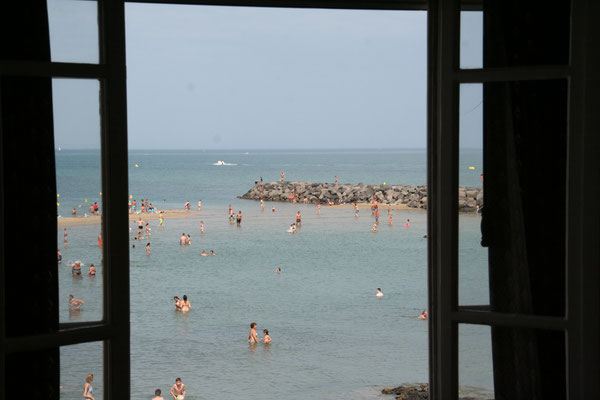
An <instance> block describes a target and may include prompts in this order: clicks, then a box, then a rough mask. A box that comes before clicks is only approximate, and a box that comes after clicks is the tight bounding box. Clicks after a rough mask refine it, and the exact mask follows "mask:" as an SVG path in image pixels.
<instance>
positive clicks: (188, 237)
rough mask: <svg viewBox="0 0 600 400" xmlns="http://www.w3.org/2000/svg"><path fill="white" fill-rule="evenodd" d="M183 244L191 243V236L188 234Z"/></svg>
mask: <svg viewBox="0 0 600 400" xmlns="http://www.w3.org/2000/svg"><path fill="white" fill-rule="evenodd" d="M185 244H192V237H191V236H190V235H189V234H188V235H187V238H186V239H185Z"/></svg>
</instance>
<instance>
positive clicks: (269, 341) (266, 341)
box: [260, 329, 273, 344]
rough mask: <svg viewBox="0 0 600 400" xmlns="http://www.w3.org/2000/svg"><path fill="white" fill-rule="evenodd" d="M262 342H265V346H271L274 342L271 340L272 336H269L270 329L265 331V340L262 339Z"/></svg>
mask: <svg viewBox="0 0 600 400" xmlns="http://www.w3.org/2000/svg"><path fill="white" fill-rule="evenodd" d="M260 340H261V342H263V343H264V344H269V343H271V342H272V341H273V340H272V339H271V336H269V330H268V329H263V338H262V339H260Z"/></svg>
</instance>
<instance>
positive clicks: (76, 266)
mask: <svg viewBox="0 0 600 400" xmlns="http://www.w3.org/2000/svg"><path fill="white" fill-rule="evenodd" d="M71 273H72V274H73V275H81V261H75V262H74V263H73V266H72V267H71Z"/></svg>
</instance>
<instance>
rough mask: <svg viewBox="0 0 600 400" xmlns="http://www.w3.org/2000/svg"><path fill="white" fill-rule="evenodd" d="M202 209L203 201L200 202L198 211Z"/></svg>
mask: <svg viewBox="0 0 600 400" xmlns="http://www.w3.org/2000/svg"><path fill="white" fill-rule="evenodd" d="M201 209H202V200H198V211H200V210H201Z"/></svg>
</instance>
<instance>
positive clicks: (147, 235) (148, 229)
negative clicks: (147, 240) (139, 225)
mask: <svg viewBox="0 0 600 400" xmlns="http://www.w3.org/2000/svg"><path fill="white" fill-rule="evenodd" d="M149 236H150V224H149V223H147V222H146V237H149Z"/></svg>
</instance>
